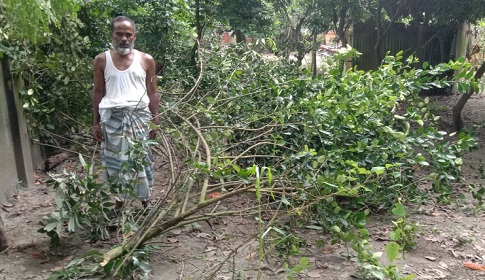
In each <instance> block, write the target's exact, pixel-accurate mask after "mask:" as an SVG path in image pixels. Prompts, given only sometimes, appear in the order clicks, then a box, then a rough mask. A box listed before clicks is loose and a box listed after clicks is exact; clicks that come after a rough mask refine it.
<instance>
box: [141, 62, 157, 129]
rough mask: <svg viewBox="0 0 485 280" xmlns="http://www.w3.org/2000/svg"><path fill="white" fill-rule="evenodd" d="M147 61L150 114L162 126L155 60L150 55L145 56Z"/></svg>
mask: <svg viewBox="0 0 485 280" xmlns="http://www.w3.org/2000/svg"><path fill="white" fill-rule="evenodd" d="M145 61H146V65H147V71H146V73H147V78H146V87H147V94H148V98H149V99H150V103H149V104H148V108H149V109H150V113H151V114H152V121H153V122H154V123H156V124H160V121H159V119H158V115H159V114H160V104H159V102H160V94H159V92H158V88H157V75H156V72H155V71H156V70H155V69H156V66H155V60H154V59H153V57H151V56H150V55H148V54H145Z"/></svg>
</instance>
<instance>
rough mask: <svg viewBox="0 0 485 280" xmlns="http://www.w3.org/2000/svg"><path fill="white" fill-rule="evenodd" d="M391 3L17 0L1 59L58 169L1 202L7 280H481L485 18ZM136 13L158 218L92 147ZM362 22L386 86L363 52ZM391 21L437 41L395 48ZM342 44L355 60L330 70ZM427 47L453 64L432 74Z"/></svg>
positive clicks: (464, 8)
mask: <svg viewBox="0 0 485 280" xmlns="http://www.w3.org/2000/svg"><path fill="white" fill-rule="evenodd" d="M54 2H55V3H54ZM394 2H395V1H385V0H375V1H352V3H349V2H348V1H343V0H342V1H340V0H325V1H324V0H321V1H304V0H300V1H297V0H295V1H279V0H272V1H270V0H268V1H261V0H249V1H248V0H246V1H239V0H238V1H225V0H210V1H199V0H196V1H193V3H192V2H191V3H188V2H186V1H179V0H173V1H136V3H134V1H123V0H111V1H97V0H95V1H89V2H78V1H75V0H66V1H58V2H56V1H53V3H50V2H44V1H39V0H34V1H30V0H29V1H27V0H23V1H20V2H19V1H13V0H3V1H1V2H0V21H2V25H3V26H5V28H2V29H0V38H2V39H0V51H1V52H2V54H3V56H4V57H8V58H9V59H10V60H9V65H10V66H9V67H10V74H11V75H13V76H15V77H19V78H22V79H23V80H24V81H25V87H24V88H23V89H21V90H20V92H19V94H20V96H21V98H22V102H23V110H24V112H23V113H25V114H26V116H27V120H28V129H29V135H30V137H31V139H32V141H33V142H34V143H35V144H37V145H39V146H40V147H42V152H43V154H44V156H45V160H46V161H45V165H44V166H38V169H37V171H36V173H35V174H33V176H35V184H34V185H32V186H25V185H22V184H21V183H19V184H18V186H17V187H16V188H15V190H14V193H13V195H12V196H11V197H9V200H8V201H7V202H6V203H4V204H1V205H0V215H1V217H2V218H3V219H2V220H3V222H4V224H5V227H4V228H5V231H6V236H7V239H8V242H9V247H8V248H7V249H6V250H4V251H3V252H1V253H0V280H3V279H5V280H11V279H221V280H227V279H464V280H465V279H467V280H468V279H482V278H484V277H485V241H484V240H485V225H484V224H483V223H482V222H481V221H482V219H483V216H484V213H485V212H484V209H485V208H484V201H485V200H484V193H485V186H484V185H483V182H484V179H485V169H484V166H483V160H485V153H484V148H485V142H484V141H485V140H484V139H485V130H484V127H483V124H484V123H485V112H484V111H483V107H484V106H485V98H483V96H482V95H481V93H483V82H481V78H482V76H483V72H484V71H485V64H484V63H483V61H480V58H483V54H482V52H483V50H481V49H480V47H478V49H477V48H476V47H475V48H471V47H469V46H468V45H470V46H481V44H482V41H483V40H482V36H483V35H484V34H483V26H484V23H483V22H482V21H480V20H481V19H482V18H483V17H484V16H485V5H483V3H482V1H481V0H476V1H462V2H463V4H460V5H457V4H456V3H452V1H429V3H428V4H426V5H424V4H423V3H418V1H411V0H409V1H402V2H401V1H399V3H394ZM19 3H21V4H19ZM450 3H451V4H450ZM22 4H25V5H22ZM27 4H29V5H30V6H29V5H27ZM480 4H482V5H480ZM243 7H244V8H243ZM477 7H481V8H477ZM120 14H121V15H125V16H128V17H130V18H132V19H133V20H134V22H135V24H136V30H137V31H136V32H137V36H136V45H135V48H136V49H139V50H141V51H144V52H147V53H149V54H151V55H152V56H153V57H154V59H155V61H156V62H157V78H158V81H157V82H158V90H159V92H160V113H159V119H160V126H157V125H155V124H151V125H152V126H153V127H154V128H157V129H158V130H157V136H156V138H155V139H152V140H136V139H130V142H129V143H130V146H129V150H128V152H127V155H128V156H129V158H130V159H131V160H133V161H134V162H141V161H143V158H144V157H145V153H144V147H149V148H150V150H151V151H152V152H153V155H154V176H155V180H154V182H155V183H154V186H153V187H154V189H153V195H152V197H151V198H150V201H149V203H148V207H147V208H144V207H142V204H141V203H140V201H138V200H137V199H133V200H131V201H128V202H127V203H126V204H125V205H124V207H122V208H121V209H115V207H114V206H115V203H114V196H113V194H114V193H116V192H117V191H119V189H116V188H118V187H120V186H113V185H111V184H108V183H107V182H105V181H104V180H102V176H101V173H102V170H103V167H102V164H101V159H100V155H99V151H100V145H99V143H97V142H95V141H94V140H93V139H92V137H91V133H92V107H91V95H92V92H93V78H92V77H93V66H92V62H93V59H94V57H95V56H96V55H97V54H98V53H100V52H102V51H103V50H105V49H108V48H110V41H111V39H110V22H111V19H112V18H113V17H115V16H117V15H120ZM464 21H466V22H469V23H470V24H469V25H466V26H468V27H469V28H470V30H472V31H473V32H471V33H470V32H468V31H466V32H465V33H464V34H473V36H472V37H473V38H470V39H469V41H467V42H469V43H463V44H460V43H459V42H458V43H457V41H459V40H458V38H460V34H461V33H460V31H457V28H456V27H457V26H465V25H463V24H461V23H462V22H464ZM363 22H365V23H367V24H368V23H375V24H377V27H376V28H375V30H376V32H377V37H376V38H377V39H376V40H377V41H376V42H374V44H373V45H372V46H373V47H375V48H374V50H375V52H374V53H373V54H372V55H373V56H372V57H373V59H377V60H378V61H379V63H378V64H377V65H378V66H377V67H375V68H374V69H370V70H362V69H361V68H359V64H358V63H359V61H363V60H359V59H361V58H362V57H365V56H366V55H368V54H367V53H366V52H363V51H362V50H359V49H355V48H353V47H352V41H351V40H349V39H350V38H352V36H349V35H348V34H351V33H349V32H351V30H352V28H351V27H352V26H353V25H355V24H359V23H363ZM391 24H408V25H413V24H418V25H426V26H432V27H433V28H437V29H436V30H438V31H436V33H435V34H434V35H433V36H432V37H430V38H422V40H419V43H420V44H421V45H420V46H418V48H416V49H415V50H414V51H410V49H407V50H406V49H403V50H398V51H392V50H390V49H386V48H387V46H388V45H386V44H387V43H385V42H384V40H383V39H382V38H383V37H385V36H387V34H386V33H387V32H388V30H389V28H390V26H391ZM32 26H37V29H32ZM330 29H331V30H334V31H335V34H336V35H337V38H338V39H339V40H340V41H341V42H342V44H341V45H342V46H343V47H342V48H339V49H338V51H336V53H334V54H332V55H328V56H324V57H321V56H318V55H317V53H316V50H317V47H318V46H319V45H320V44H321V43H322V42H321V40H324V39H322V38H323V37H322V36H321V35H320V34H322V33H324V32H325V31H326V30H330ZM429 30H431V29H429ZM433 30H434V29H433ZM228 31H230V32H231V34H233V36H234V37H235V39H236V43H235V44H226V43H223V42H222V41H221V37H222V35H221V34H223V33H224V32H226V33H227V32H228ZM423 34H424V33H423ZM453 34H455V35H453ZM423 36H424V35H423ZM450 36H456V37H454V38H455V39H454V41H453V42H455V43H456V46H455V47H450V46H448V45H446V44H452V41H451V40H450V41H448V39H449V38H450ZM355 37H357V36H355ZM249 38H250V40H249ZM386 38H387V37H386ZM347 40H348V41H347ZM417 42H418V41H417ZM430 42H434V43H436V44H437V45H439V44H441V46H443V48H441V53H440V56H441V58H442V61H440V62H439V63H438V62H437V63H431V62H428V61H422V60H421V59H420V55H423V56H424V55H425V51H424V50H426V47H427V46H428V44H431V43H430ZM461 45H462V46H461ZM448 47H450V48H451V49H453V50H454V52H455V54H456V56H457V58H456V59H455V58H454V57H449V56H450V54H449V53H448V54H446V55H445V51H443V50H448ZM468 50H473V53H471V54H470V53H469V52H468ZM460 51H463V52H464V53H463V57H461V56H459V55H458V53H460ZM470 55H473V57H474V58H476V59H478V62H477V61H472V60H471V59H470ZM305 58H309V59H308V60H306V59H305ZM467 58H468V59H467ZM433 59H434V58H433ZM123 178H124V177H123ZM120 184H121V186H122V189H123V190H124V191H126V192H127V193H132V192H133V181H132V180H128V179H124V180H122V181H121V183H120Z"/></svg>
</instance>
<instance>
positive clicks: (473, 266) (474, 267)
mask: <svg viewBox="0 0 485 280" xmlns="http://www.w3.org/2000/svg"><path fill="white" fill-rule="evenodd" d="M463 266H464V267H466V268H469V269H472V270H482V271H483V270H485V266H484V265H481V264H477V263H464V264H463Z"/></svg>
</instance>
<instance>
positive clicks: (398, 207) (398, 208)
mask: <svg viewBox="0 0 485 280" xmlns="http://www.w3.org/2000/svg"><path fill="white" fill-rule="evenodd" d="M391 212H392V214H394V215H396V216H399V217H404V216H406V209H405V208H404V206H403V205H402V204H401V203H396V204H394V208H392V210H391Z"/></svg>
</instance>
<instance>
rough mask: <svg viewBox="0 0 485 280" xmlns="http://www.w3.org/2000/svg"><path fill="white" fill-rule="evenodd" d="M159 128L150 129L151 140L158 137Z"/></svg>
mask: <svg viewBox="0 0 485 280" xmlns="http://www.w3.org/2000/svg"><path fill="white" fill-rule="evenodd" d="M157 130H158V129H152V130H150V132H149V133H148V138H150V139H151V140H153V139H155V138H157Z"/></svg>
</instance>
